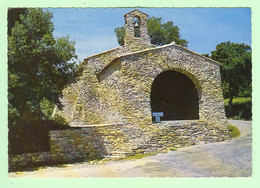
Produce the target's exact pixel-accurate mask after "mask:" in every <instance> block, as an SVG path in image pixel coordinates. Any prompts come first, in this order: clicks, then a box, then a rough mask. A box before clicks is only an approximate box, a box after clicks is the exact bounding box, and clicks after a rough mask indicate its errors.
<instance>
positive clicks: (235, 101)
mask: <svg viewBox="0 0 260 188" xmlns="http://www.w3.org/2000/svg"><path fill="white" fill-rule="evenodd" d="M228 101H229V99H224V105H225V106H228ZM251 101H252V98H251V97H236V98H234V99H233V101H232V104H233V105H235V104H246V103H249V102H251Z"/></svg>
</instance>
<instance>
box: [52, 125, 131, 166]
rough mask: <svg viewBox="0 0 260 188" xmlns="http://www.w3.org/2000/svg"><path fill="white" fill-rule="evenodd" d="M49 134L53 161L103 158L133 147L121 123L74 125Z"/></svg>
mask: <svg viewBox="0 0 260 188" xmlns="http://www.w3.org/2000/svg"><path fill="white" fill-rule="evenodd" d="M49 135H50V152H51V157H52V160H53V161H65V162H66V161H75V160H93V159H101V158H103V157H105V156H109V155H113V154H114V152H116V151H119V150H120V151H125V152H127V151H128V150H129V149H130V148H131V146H130V142H129V137H128V135H126V134H124V133H123V129H122V125H120V124H113V125H111V124H110V125H92V126H81V127H74V128H72V129H68V130H55V131H50V133H49Z"/></svg>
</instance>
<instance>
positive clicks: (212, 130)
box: [50, 9, 231, 160]
mask: <svg viewBox="0 0 260 188" xmlns="http://www.w3.org/2000/svg"><path fill="white" fill-rule="evenodd" d="M147 17H148V15H147V14H145V13H143V12H141V11H139V10H136V9H135V10H133V11H130V12H128V13H126V14H125V15H124V18H125V37H124V45H123V46H120V47H117V48H114V49H111V50H108V51H105V52H102V53H99V54H95V55H92V56H90V57H87V58H86V59H85V60H84V62H83V64H82V68H83V70H82V75H81V76H80V77H79V78H78V79H77V82H75V83H73V84H72V85H70V86H69V87H67V88H66V89H65V90H64V92H63V98H62V99H61V102H62V105H63V107H62V109H57V108H56V109H55V111H54V115H60V116H62V117H63V118H64V119H66V120H67V121H68V122H69V125H70V126H71V127H72V128H71V129H69V130H63V131H58V130H57V131H51V132H50V139H51V143H50V146H51V152H52V155H54V156H55V157H57V158H62V159H63V160H64V159H65V160H72V159H75V158H87V157H88V156H90V155H100V156H110V157H113V156H121V155H128V154H134V153H144V152H150V151H163V150H167V148H179V147H185V146H190V145H196V144H203V143H210V142H219V141H224V140H227V139H231V135H230V132H229V131H228V129H227V119H226V116H225V111H224V99H223V94H222V86H221V76H220V67H221V64H220V63H218V62H216V61H214V60H212V59H209V58H207V57H204V56H202V55H200V54H197V53H195V52H192V51H190V50H188V49H186V48H184V47H182V46H179V45H177V44H175V42H174V41H173V42H172V43H170V44H167V45H163V46H155V45H153V44H151V40H150V37H149V35H148V31H147ZM58 151H59V152H58Z"/></svg>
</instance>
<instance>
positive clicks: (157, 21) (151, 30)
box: [114, 17, 188, 47]
mask: <svg viewBox="0 0 260 188" xmlns="http://www.w3.org/2000/svg"><path fill="white" fill-rule="evenodd" d="M162 22H163V20H162V18H155V17H149V18H148V20H147V29H148V35H149V36H150V38H151V43H152V44H155V45H158V46H161V45H164V44H169V43H171V42H172V41H175V43H176V44H179V45H181V46H184V47H187V44H188V41H186V40H185V39H181V36H180V29H179V27H178V26H174V25H173V21H168V22H166V23H162ZM114 31H115V34H116V37H117V41H118V43H119V45H120V46H122V45H124V35H125V28H124V27H117V28H115V30H114Z"/></svg>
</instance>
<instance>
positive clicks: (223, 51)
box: [211, 41, 252, 110]
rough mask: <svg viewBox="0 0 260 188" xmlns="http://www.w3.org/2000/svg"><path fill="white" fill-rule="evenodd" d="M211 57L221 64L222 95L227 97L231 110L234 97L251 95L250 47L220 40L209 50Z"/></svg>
mask: <svg viewBox="0 0 260 188" xmlns="http://www.w3.org/2000/svg"><path fill="white" fill-rule="evenodd" d="M211 58H212V59H214V60H216V61H218V62H220V63H222V64H223V66H222V70H221V76H222V81H223V91H224V97H225V98H229V108H230V110H231V109H232V101H233V98H234V97H237V96H239V95H241V96H251V91H252V85H251V82H252V72H251V69H252V61H251V47H250V46H248V45H246V44H243V43H242V44H239V43H233V42H230V41H228V42H222V43H220V44H218V45H217V46H216V50H214V51H212V52H211Z"/></svg>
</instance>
